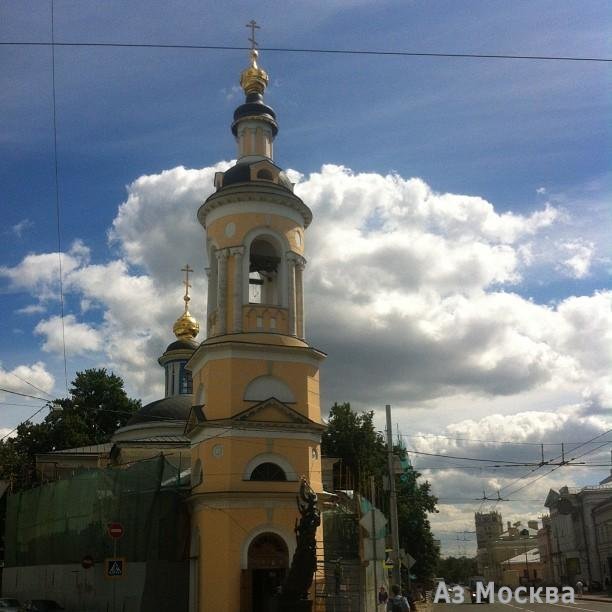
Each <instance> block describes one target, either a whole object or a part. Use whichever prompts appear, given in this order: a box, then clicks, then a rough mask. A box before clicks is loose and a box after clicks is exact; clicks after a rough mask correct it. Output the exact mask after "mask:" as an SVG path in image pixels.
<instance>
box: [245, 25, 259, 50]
mask: <svg viewBox="0 0 612 612" xmlns="http://www.w3.org/2000/svg"><path fill="white" fill-rule="evenodd" d="M246 27H247V28H251V38H249V42H250V43H251V49H255V48H256V47H257V41H256V40H255V30H260V29H261V26H258V25H257V22H256V21H255V20H254V19H251V21H249V23H247V24H246Z"/></svg>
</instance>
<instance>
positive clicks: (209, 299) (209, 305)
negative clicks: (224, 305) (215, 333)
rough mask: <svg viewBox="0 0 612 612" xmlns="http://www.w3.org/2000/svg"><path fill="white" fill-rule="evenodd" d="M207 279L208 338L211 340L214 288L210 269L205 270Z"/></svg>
mask: <svg viewBox="0 0 612 612" xmlns="http://www.w3.org/2000/svg"><path fill="white" fill-rule="evenodd" d="M205 271H206V278H207V279H208V291H207V295H206V337H207V338H210V336H211V335H212V329H211V325H210V317H211V315H212V294H213V286H212V278H211V277H212V274H211V273H210V268H205Z"/></svg>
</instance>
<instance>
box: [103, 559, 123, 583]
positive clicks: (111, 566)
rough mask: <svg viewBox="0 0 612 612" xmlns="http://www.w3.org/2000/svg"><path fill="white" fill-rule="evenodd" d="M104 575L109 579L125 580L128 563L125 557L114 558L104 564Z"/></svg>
mask: <svg viewBox="0 0 612 612" xmlns="http://www.w3.org/2000/svg"><path fill="white" fill-rule="evenodd" d="M104 568H105V572H104V575H105V576H106V577H107V578H123V577H124V576H125V570H126V562H125V559H124V558H123V557H112V558H110V559H106V560H105V563H104Z"/></svg>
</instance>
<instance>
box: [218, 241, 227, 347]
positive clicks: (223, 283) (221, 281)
mask: <svg viewBox="0 0 612 612" xmlns="http://www.w3.org/2000/svg"><path fill="white" fill-rule="evenodd" d="M228 256H229V253H228V250H227V249H219V250H218V251H217V265H218V278H217V281H218V282H217V322H218V325H217V333H218V335H223V334H225V333H227V258H228Z"/></svg>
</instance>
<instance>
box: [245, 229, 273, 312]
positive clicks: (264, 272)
mask: <svg viewBox="0 0 612 612" xmlns="http://www.w3.org/2000/svg"><path fill="white" fill-rule="evenodd" d="M280 261H281V258H280V257H279V256H278V253H277V251H276V249H275V248H274V246H273V245H272V244H271V243H270V242H268V241H267V240H265V239H264V238H256V239H255V240H253V243H252V244H251V250H250V253H249V302H250V303H251V304H278V300H279V296H278V271H279V266H280Z"/></svg>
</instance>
